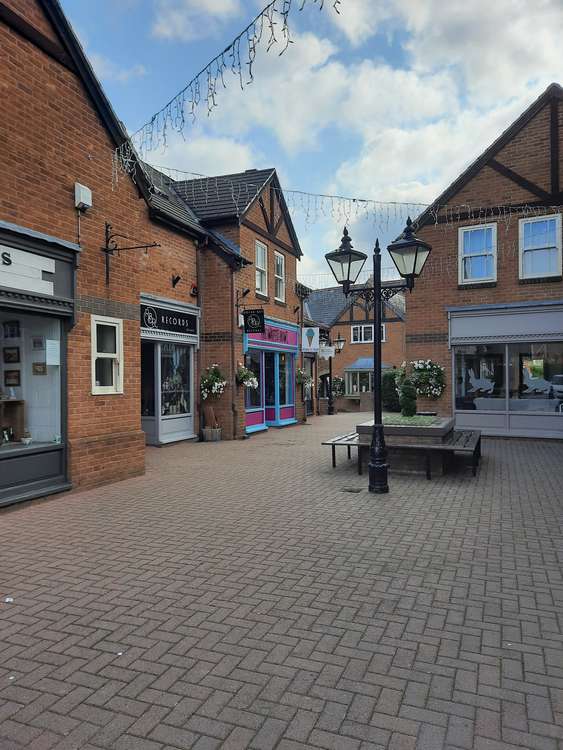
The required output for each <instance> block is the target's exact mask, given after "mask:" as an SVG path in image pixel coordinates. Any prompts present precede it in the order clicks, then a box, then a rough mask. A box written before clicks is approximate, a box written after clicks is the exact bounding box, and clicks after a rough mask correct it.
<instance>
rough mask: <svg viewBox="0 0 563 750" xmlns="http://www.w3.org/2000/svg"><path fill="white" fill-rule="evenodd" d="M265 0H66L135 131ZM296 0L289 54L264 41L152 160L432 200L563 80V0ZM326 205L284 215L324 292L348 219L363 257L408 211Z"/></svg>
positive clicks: (292, 185) (312, 188)
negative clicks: (244, 76) (249, 77)
mask: <svg viewBox="0 0 563 750" xmlns="http://www.w3.org/2000/svg"><path fill="white" fill-rule="evenodd" d="M266 1H267V0H96V2H95V3H87V2H84V0H62V5H63V8H64V10H65V12H66V13H67V15H68V17H69V19H70V21H71V23H72V25H73V27H74V29H75V31H76V32H77V34H78V36H79V38H80V40H81V42H82V44H83V46H84V48H85V50H86V53H87V55H88V56H89V59H90V61H91V62H92V64H93V66H94V69H95V70H96V72H97V74H98V76H99V78H100V80H101V82H102V85H103V87H104V89H105V91H106V93H107V95H108V97H109V99H110V101H111V102H112V104H113V107H114V109H115V110H116V112H117V114H118V116H119V117H120V119H121V120H122V121H123V122H124V123H125V126H126V127H127V129H128V130H129V132H131V133H132V132H134V131H135V130H137V129H138V128H139V127H140V126H141V125H143V124H144V123H145V122H147V121H148V120H150V118H151V117H152V115H153V114H154V113H155V112H157V111H158V110H160V109H161V107H163V106H164V105H165V104H166V103H167V102H168V101H169V100H170V99H171V98H172V97H173V96H174V95H175V94H176V93H177V92H178V91H179V90H181V89H182V88H183V87H184V86H185V85H186V83H187V82H188V81H189V80H190V79H191V78H192V77H193V76H194V75H195V74H196V73H197V72H198V71H199V70H200V69H201V68H203V67H204V66H205V65H206V63H207V62H208V61H209V60H211V59H212V58H213V57H214V56H215V55H216V54H217V53H218V52H219V51H221V50H222V49H223V48H224V47H225V46H227V45H228V44H229V43H230V41H231V40H232V39H233V38H234V37H235V36H236V35H237V34H239V32H240V31H242V29H244V28H245V27H246V25H247V24H248V23H249V21H250V20H251V19H252V18H253V17H254V16H255V15H256V13H257V12H259V10H260V9H261V8H262V7H264V5H266ZM281 3H282V0H280V2H279V4H280V6H281ZM299 4H300V0H299V2H298V0H294V5H293V9H292V12H291V14H290V27H291V34H292V44H291V45H290V46H289V47H288V49H287V50H286V52H285V53H284V54H283V55H281V56H280V55H279V49H280V47H279V46H278V48H276V47H274V48H273V49H272V50H270V52H266V50H265V45H264V44H262V45H261V47H260V48H259V49H258V54H257V57H256V61H255V65H254V76H255V77H254V81H253V82H252V84H251V85H249V86H247V87H246V88H244V90H241V88H240V86H239V84H238V82H237V81H236V80H235V79H234V78H233V77H232V76H231V77H230V78H229V77H227V88H226V89H225V90H220V91H219V94H218V99H217V102H218V107H217V108H216V109H215V110H213V112H212V113H211V115H209V116H208V115H207V112H206V110H205V107H202V108H200V110H199V114H198V117H197V118H196V121H195V123H194V124H193V125H191V124H190V125H189V126H188V127H187V129H186V131H185V134H184V138H182V137H180V136H178V135H176V134H172V135H171V136H170V137H169V139H168V144H167V147H166V149H162V148H160V149H158V150H157V151H155V152H153V153H152V154H150V155H148V157H147V158H148V160H149V161H150V162H151V163H153V164H155V165H163V166H167V167H170V168H174V169H178V170H185V171H187V172H196V173H201V174H205V175H216V174H227V173H230V172H237V171H242V170H245V169H251V168H257V169H262V168H265V167H275V168H276V169H277V171H278V175H279V177H280V180H281V184H282V187H283V188H286V189H292V190H303V191H306V192H310V193H322V194H330V195H333V194H336V195H344V196H350V197H356V198H365V199H370V200H374V201H383V202H399V203H401V204H402V203H405V204H409V203H411V204H414V203H430V202H431V201H432V200H433V199H435V198H436V197H437V196H438V195H439V193H440V192H441V191H442V190H443V189H444V188H445V187H447V185H448V184H449V183H450V182H451V181H452V180H453V179H454V178H455V177H456V176H457V175H458V174H459V173H460V172H461V171H462V170H463V169H464V168H465V167H466V166H467V165H468V164H469V163H470V162H471V161H473V159H475V158H476V157H477V156H478V155H479V154H480V153H482V152H483V151H484V150H485V148H486V147H487V146H489V145H490V144H491V143H492V141H493V140H494V139H495V138H496V137H497V136H498V135H499V134H500V133H501V132H502V131H503V130H504V129H505V128H506V127H508V126H509V125H510V124H511V122H513V120H514V119H516V117H517V116H518V115H519V114H520V113H521V112H522V111H523V110H524V109H525V108H526V107H527V106H529V104H530V103H531V102H532V101H533V100H534V99H535V98H536V97H537V96H538V95H539V94H541V92H542V91H543V90H544V89H545V88H546V87H547V86H548V85H549V83H551V82H553V81H556V82H558V83H563V71H562V65H561V59H562V58H561V49H560V46H561V42H560V32H561V29H562V28H563V3H562V2H561V0H534V2H533V3H530V2H529V0H494V2H491V0H448V2H444V0H341V2H340V5H339V10H340V13H339V14H338V13H336V12H335V10H334V8H333V2H332V0H325V3H324V8H323V9H322V10H320V9H319V5H318V3H316V4H315V3H314V2H313V0H308V2H307V3H306V4H305V7H304V9H303V10H302V11H299V10H298V6H299ZM291 205H292V203H291V202H290V206H291ZM323 205H324V214H323V213H322V212H319V211H317V212H315V211H314V210H313V207H314V203H311V202H310V201H309V202H307V201H306V200H304V201H303V202H302V203H300V202H299V201H297V203H296V205H295V208H292V217H293V220H294V223H295V226H296V229H297V233H298V236H299V239H300V243H301V246H302V249H303V251H304V257H303V259H302V261H301V262H300V264H299V266H300V268H299V276H300V278H301V279H302V280H303V281H304V282H305V283H308V284H310V285H312V286H328V285H331V283H332V282H331V277H330V274H329V272H328V269H327V265H326V261H325V260H324V257H323V256H324V254H325V253H326V252H328V251H329V250H333V249H334V248H336V247H337V246H338V245H339V243H340V238H341V235H342V228H343V224H344V222H346V223H347V224H348V228H349V231H350V235H351V236H352V239H353V242H354V245H355V247H356V248H357V249H359V250H363V251H364V252H367V253H369V252H370V249H371V248H372V247H373V244H374V242H375V238H376V237H378V238H379V239H380V242H381V244H382V246H383V247H385V246H386V245H387V244H388V242H390V241H391V240H392V239H393V238H394V237H395V236H396V235H397V234H398V233H399V232H400V231H401V229H402V227H403V225H404V221H405V219H406V215H407V213H412V212H413V210H414V212H415V213H416V210H417V209H416V208H413V207H412V206H411V207H409V206H402V205H401V206H393V207H389V208H387V207H381V208H378V209H377V210H373V209H370V210H369V211H368V212H366V213H364V214H362V213H361V212H360V213H358V211H357V205H358V204H350V205H349V208H346V209H345V210H344V212H343V211H342V204H336V206H337V209H336V210H335V209H334V204H332V206H330V205H329V204H327V203H326V202H325V204H323ZM307 206H309V210H308V211H307ZM327 206H328V209H327ZM413 218H414V216H413ZM383 264H384V267H385V268H388V266H389V264H390V260H389V258H388V256H384V259H383ZM387 273H388V274H390V270H388V271H387Z"/></svg>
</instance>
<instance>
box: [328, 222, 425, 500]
mask: <svg viewBox="0 0 563 750" xmlns="http://www.w3.org/2000/svg"><path fill="white" fill-rule="evenodd" d="M387 250H388V251H389V255H390V256H391V259H392V260H393V263H394V264H395V267H396V268H397V271H398V272H399V274H400V276H401V277H402V279H404V281H402V282H401V281H399V282H397V281H395V282H393V281H391V282H388V283H387V284H385V286H382V284H381V250H380V248H379V240H376V242H375V247H374V250H373V287H372V288H371V289H370V288H369V287H366V286H359V287H358V288H357V289H353V288H352V286H353V284H355V282H356V280H357V278H358V276H359V275H360V271H361V270H362V268H363V266H364V263H365V262H366V260H367V255H366V254H365V253H362V252H360V251H358V250H354V248H353V246H352V240H351V238H350V236H349V234H348V230H347V229H346V227H344V236H343V237H342V242H341V244H340V247H339V248H337V249H336V250H334V251H333V252H331V253H327V254H326V255H325V258H326V260H327V262H328V264H329V266H330V269H331V271H332V273H333V274H334V277H335V278H336V281H337V282H338V283H339V284H342V287H343V291H344V294H345V295H346V296H348V295H351V296H352V297H353V298H354V299H363V300H364V302H365V303H366V304H367V305H368V308H369V307H371V308H373V320H374V328H375V332H374V333H375V335H374V337H373V430H372V434H371V445H370V451H369V465H368V475H369V484H368V488H369V491H370V492H377V493H384V492H389V485H388V482H387V474H388V468H389V466H388V464H387V448H386V447H385V435H384V433H383V417H382V413H381V410H382V407H381V317H382V315H381V307H382V302H383V300H388V299H391V297H393V296H394V295H395V294H397V293H398V292H400V291H402V290H404V289H408V290H409V292H412V290H413V288H414V280H415V278H417V277H418V276H420V274H421V273H422V269H423V268H424V264H425V263H426V260H427V259H428V256H429V255H430V251H431V250H432V248H431V246H430V245H429V244H428V243H427V242H423V240H420V239H418V238H417V237H415V235H414V231H413V228H412V221H411V220H410V218H408V219H407V225H406V227H405V229H404V231H403V233H402V234H401V235H400V236H399V237H398V238H397V240H395V242H392V243H391V244H390V245H389V246H388V247H387ZM329 413H330V412H329Z"/></svg>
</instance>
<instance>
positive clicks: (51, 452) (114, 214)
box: [0, 0, 300, 504]
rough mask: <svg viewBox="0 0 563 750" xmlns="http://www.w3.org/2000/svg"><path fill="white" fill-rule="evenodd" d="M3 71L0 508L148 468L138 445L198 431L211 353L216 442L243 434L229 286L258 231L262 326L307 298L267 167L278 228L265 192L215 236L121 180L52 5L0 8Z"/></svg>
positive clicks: (108, 136) (5, 3)
mask: <svg viewBox="0 0 563 750" xmlns="http://www.w3.org/2000/svg"><path fill="white" fill-rule="evenodd" d="M0 70H1V71H2V73H1V78H0V91H1V94H2V103H3V117H2V121H1V123H0V144H2V167H3V168H2V171H1V173H0V259H1V260H0V340H1V346H0V348H1V350H2V351H1V352H0V354H1V356H0V389H1V393H0V504H5V503H8V502H14V501H16V500H22V499H26V498H30V497H35V496H38V495H41V494H48V493H52V492H56V491H60V490H62V489H67V488H70V487H71V486H74V487H85V486H92V485H94V484H99V483H103V482H106V481H112V480H116V479H120V478H123V477H126V476H131V475H135V474H140V473H142V472H143V470H144V451H145V440H146V438H147V439H148V441H149V442H153V443H156V444H164V443H167V442H170V441H172V440H177V439H189V438H194V437H196V436H197V435H198V433H199V431H200V424H199V400H200V399H199V387H198V384H199V372H200V368H201V366H203V367H205V366H207V364H210V363H211V361H212V360H213V361H215V360H216V361H218V362H219V363H220V364H221V367H222V368H223V371H224V373H225V375H226V377H227V379H228V380H229V389H230V391H229V393H228V394H225V395H224V396H223V398H222V401H221V405H220V407H219V411H220V413H221V418H222V424H223V426H224V431H223V432H224V436H225V437H232V436H240V435H241V434H243V433H244V429H245V421H246V420H245V411H244V408H243V406H242V404H243V399H244V393H243V390H244V389H240V388H237V386H236V384H235V383H234V379H233V372H234V369H235V368H236V360H238V359H239V358H240V359H242V356H243V344H244V342H243V336H242V332H241V330H240V328H238V319H237V312H236V307H235V305H236V299H237V289H239V290H242V289H244V288H248V287H250V289H251V292H252V297H249V295H247V297H249V299H250V298H253V297H254V291H255V280H254V279H255V274H256V272H255V269H254V267H251V266H250V264H251V263H254V262H255V247H254V245H255V239H254V238H255V237H257V236H260V238H261V241H264V242H265V243H266V244H267V245H268V243H270V244H271V248H270V245H268V252H267V253H266V258H267V262H268V264H269V265H268V268H267V269H266V272H267V278H268V284H269V286H268V287H267V296H268V297H269V299H268V300H263V302H264V304H265V305H266V309H267V311H268V315H270V316H271V322H270V325H271V328H272V329H273V328H275V326H276V323H275V321H274V318H276V319H281V320H282V321H289V320H291V319H292V315H293V309H294V307H297V306H298V305H299V300H297V298H296V297H295V294H294V285H293V280H292V279H293V277H294V276H295V273H294V265H295V261H296V260H297V257H298V256H299V254H300V250H299V246H298V242H297V238H296V237H295V234H294V232H293V229H292V227H291V222H290V220H289V218H288V216H287V209H286V208H285V204H284V203H283V196H282V195H281V190H279V184H278V183H277V178H276V177H275V173H274V172H273V170H270V171H269V176H268V178H267V179H266V178H265V179H264V182H263V185H262V187H263V188H264V190H265V193H264V196H263V201H264V205H265V206H266V211H267V212H269V213H268V214H267V215H268V216H269V217H272V216H273V217H275V218H274V219H273V220H271V221H270V223H269V224H266V223H265V216H264V213H265V212H264V211H263V210H262V208H261V206H260V198H261V197H262V193H263V191H262V187H261V188H260V189H258V188H257V190H256V194H255V196H254V200H249V201H248V205H246V206H245V210H244V211H242V210H239V206H238V205H237V206H236V207H235V208H236V213H237V221H232V217H229V218H228V220H226V219H225V221H222V223H220V224H219V225H218V226H219V228H221V229H222V230H223V232H224V234H221V233H217V232H216V231H214V229H213V228H212V227H211V226H209V227H207V226H204V223H203V222H202V221H200V219H199V217H198V216H197V215H196V213H195V212H194V210H193V209H192V208H191V207H190V206H189V205H188V204H187V203H186V202H185V201H184V200H183V199H182V197H181V195H180V194H179V193H178V192H177V191H176V190H175V189H174V187H173V186H172V185H164V186H162V181H161V180H159V179H156V177H157V175H155V174H154V173H153V172H152V170H151V169H150V168H148V167H147V166H146V165H141V164H137V165H136V167H135V173H134V175H133V177H134V179H131V178H129V177H123V178H121V179H120V180H119V181H118V183H117V184H114V181H113V173H112V156H113V154H114V150H115V148H116V147H117V146H119V145H120V144H121V143H123V141H124V140H125V139H126V134H125V132H124V131H123V129H122V126H121V124H120V122H119V120H118V119H117V117H116V115H115V113H114V112H113V110H112V108H111V105H110V104H109V102H108V101H107V99H106V97H105V95H104V93H103V90H102V89H101V87H100V85H99V83H98V81H97V79H96V77H95V75H94V73H93V71H92V68H91V67H90V65H89V63H88V61H87V59H86V57H85V55H84V52H83V50H82V48H81V46H80V44H79V42H78V41H77V39H76V37H75V35H74V33H73V31H72V29H71V28H70V26H69V24H68V22H67V20H66V18H65V16H64V14H63V12H62V10H61V7H60V5H59V4H58V2H56V0H2V2H1V3H0ZM159 185H160V187H159ZM270 186H272V192H273V193H274V194H275V200H274V201H273V204H271V203H270V202H268V201H269V200H270V192H269V191H270ZM85 188H86V189H85ZM250 204H251V205H250ZM280 212H281V214H283V218H282V219H280V215H281V214H280ZM239 215H240V221H239ZM242 217H244V219H245V221H246V222H247V225H246V226H242ZM222 218H224V217H222ZM272 221H273V222H274V223H273V224H272ZM208 223H210V224H212V223H213V222H208ZM251 225H252V226H251ZM254 225H255V226H254ZM137 246H140V247H139V248H138V249H120V248H132V247H133V248H137ZM276 253H278V255H280V256H281V255H282V254H283V256H284V258H285V260H284V261H283V262H282V261H280V260H279V259H278V255H276ZM276 259H277V261H276ZM276 262H277V264H278V265H277V269H276V268H275V267H274V264H275V263H276ZM284 263H285V265H283V264H284ZM282 265H283V270H284V273H285V275H283V274H282V275H280V274H281V270H282ZM291 274H292V275H293V276H292V278H290V275H291ZM282 276H283V278H282ZM276 279H277V280H276ZM281 284H285V290H284V297H285V299H282V297H281V296H280V298H279V299H278V300H276V299H275V298H274V297H275V296H276V291H275V289H277V290H278V291H280V289H281V286H280V285H281ZM241 293H242V292H241ZM252 302H253V303H254V302H255V300H254V299H252ZM276 313H277V314H276ZM293 320H294V321H295V318H293ZM233 321H234V322H233ZM280 327H283V324H282V325H281V326H280ZM290 329H291V330H292V324H289V323H288V330H290ZM272 335H273V336H275V335H276V334H275V333H272ZM280 335H282V337H283V336H284V335H285V336H286V338H291V337H290V336H289V334H280ZM289 349H291V347H290V346H288V347H287V350H288V359H291V362H290V364H287V368H289V369H287V370H286V371H285V375H286V376H287V382H288V383H289V385H288V389H287V392H288V393H289V392H291V393H292V394H293V393H294V392H295V388H294V383H293V382H290V378H291V373H292V372H293V370H292V369H291V368H294V364H295V358H296V351H294V350H293V349H291V351H289ZM279 351H280V350H279V349H276V351H275V354H276V356H275V361H276V364H277V366H278V371H279V362H280V357H279ZM289 355H290V356H289ZM281 361H283V362H284V363H285V362H286V360H285V359H284V358H281ZM233 363H234V364H233ZM292 389H293V390H292ZM284 406H286V404H284ZM293 406H294V410H295V413H297V412H298V410H299V408H300V407H299V406H298V405H297V404H295V403H294V404H293ZM276 414H277V416H279V410H278V412H276ZM270 416H271V415H270ZM274 421H275V420H274ZM279 421H282V420H281V419H280V420H279ZM289 422H290V420H289V419H288V420H287V422H286V423H289ZM265 426H266V425H265Z"/></svg>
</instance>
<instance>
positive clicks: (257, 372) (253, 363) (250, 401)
mask: <svg viewBox="0 0 563 750" xmlns="http://www.w3.org/2000/svg"><path fill="white" fill-rule="evenodd" d="M261 363H262V354H261V353H260V352H258V351H252V350H251V351H249V352H248V354H245V356H244V366H245V367H247V368H248V369H249V370H250V371H251V372H252V373H253V374H254V377H255V378H256V380H257V381H258V388H245V389H244V404H245V407H246V408H247V409H260V408H262V364H261Z"/></svg>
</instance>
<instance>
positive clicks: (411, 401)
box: [399, 378, 416, 417]
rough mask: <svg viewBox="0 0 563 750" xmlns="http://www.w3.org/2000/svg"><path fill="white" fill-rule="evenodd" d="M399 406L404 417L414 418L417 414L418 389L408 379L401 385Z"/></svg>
mask: <svg viewBox="0 0 563 750" xmlns="http://www.w3.org/2000/svg"><path fill="white" fill-rule="evenodd" d="M399 404H400V405H401V414H402V415H403V417H414V415H415V414H416V388H415V387H414V385H413V384H412V383H411V381H410V380H409V379H408V378H406V380H404V381H403V383H402V385H401V391H400V395H399Z"/></svg>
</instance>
